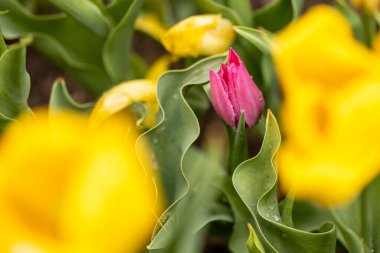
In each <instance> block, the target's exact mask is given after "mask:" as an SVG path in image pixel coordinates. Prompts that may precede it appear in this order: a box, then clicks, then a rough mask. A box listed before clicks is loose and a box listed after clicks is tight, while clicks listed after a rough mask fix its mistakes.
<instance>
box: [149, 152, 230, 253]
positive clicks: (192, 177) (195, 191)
mask: <svg viewBox="0 0 380 253" xmlns="http://www.w3.org/2000/svg"><path fill="white" fill-rule="evenodd" d="M183 171H184V175H185V176H186V178H187V179H188V183H189V186H190V191H189V192H188V193H187V194H186V196H185V197H183V198H182V199H181V200H180V201H179V202H178V204H177V205H176V206H175V207H173V208H172V209H171V211H170V212H166V214H165V217H167V220H166V221H163V222H165V224H164V226H163V228H162V229H161V230H160V231H159V232H158V233H157V235H156V236H155V237H154V238H153V240H152V242H151V244H150V245H149V246H148V249H150V250H151V251H152V252H170V253H193V252H201V251H202V250H201V248H200V247H201V246H203V245H202V243H201V242H202V241H203V237H204V235H205V233H204V232H205V230H204V229H203V228H204V227H205V226H206V225H207V224H209V223H210V222H213V221H220V220H223V221H227V222H231V221H232V218H231V216H230V214H229V210H227V209H224V210H223V209H220V208H219V209H217V210H216V211H217V212H215V204H216V200H217V199H216V197H217V194H218V193H219V189H218V188H217V187H215V185H214V183H215V180H217V179H218V178H219V177H222V176H223V175H224V174H225V172H224V170H223V168H222V167H221V166H220V165H219V163H218V162H216V161H215V160H214V159H210V157H209V156H207V155H206V154H205V153H202V152H201V151H200V150H198V149H195V148H190V149H189V150H188V152H186V154H185V157H184V160H183Z"/></svg>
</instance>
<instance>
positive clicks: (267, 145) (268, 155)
mask: <svg viewBox="0 0 380 253" xmlns="http://www.w3.org/2000/svg"><path fill="white" fill-rule="evenodd" d="M280 140H281V136H280V131H279V128H278V125H277V122H276V119H275V118H274V116H273V114H272V113H271V112H270V111H269V112H268V115H267V121H266V132H265V136H264V141H263V145H262V147H261V150H260V152H259V154H258V155H257V156H255V157H254V158H252V159H250V160H247V161H245V162H243V163H242V164H240V165H239V167H238V168H237V169H236V170H235V172H234V174H233V177H232V182H233V185H234V187H235V189H236V191H237V193H238V195H239V196H240V198H241V199H242V201H243V202H244V204H245V206H246V207H247V208H248V209H249V211H250V214H251V215H252V218H253V219H254V222H253V223H252V226H253V227H254V230H255V232H256V234H257V236H258V238H259V240H260V242H261V243H262V246H263V248H264V250H265V252H267V253H272V252H279V253H282V252H289V253H290V252H291V253H304V252H308V253H333V252H335V243H336V241H335V240H336V237H335V227H334V225H333V224H332V223H325V224H324V225H323V226H321V227H320V228H319V230H318V231H319V232H315V233H311V232H307V231H301V230H298V229H295V228H292V227H289V226H286V225H285V224H284V222H283V220H282V219H283V218H282V217H281V214H280V211H279V206H278V200H277V175H276V169H275V168H274V165H273V157H274V155H275V154H276V152H277V150H278V148H279V146H280V142H281V141H280Z"/></svg>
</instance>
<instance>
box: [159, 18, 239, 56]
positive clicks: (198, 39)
mask: <svg viewBox="0 0 380 253" xmlns="http://www.w3.org/2000/svg"><path fill="white" fill-rule="evenodd" d="M234 38H235V32H234V30H233V28H232V23H231V22H230V21H229V20H227V19H224V18H222V16H221V15H217V14H216V15H212V14H209V15H197V16H191V17H189V18H186V19H184V20H182V21H180V22H178V23H177V24H175V25H174V26H173V27H171V28H170V29H169V30H168V31H167V32H166V33H164V34H163V35H162V36H161V42H162V44H163V45H164V47H165V49H166V50H167V51H168V52H170V53H171V54H172V55H174V56H179V57H186V56H191V57H198V56H199V55H213V54H218V53H223V52H225V51H226V50H227V49H228V48H229V46H230V45H231V43H232V42H233V40H234Z"/></svg>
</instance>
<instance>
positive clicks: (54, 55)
mask: <svg viewBox="0 0 380 253" xmlns="http://www.w3.org/2000/svg"><path fill="white" fill-rule="evenodd" d="M0 10H8V12H7V13H6V14H4V15H0V29H1V31H2V33H3V35H4V37H5V38H8V39H15V38H19V37H22V36H24V35H27V34H31V35H33V37H34V40H33V44H34V46H36V47H37V48H38V49H39V50H40V51H41V52H43V53H44V54H46V55H48V56H49V57H50V58H51V59H52V60H53V61H54V62H55V63H56V64H58V65H59V66H61V67H63V68H64V69H65V70H66V71H67V72H68V73H69V74H71V75H72V76H73V77H75V78H76V79H77V80H78V81H80V82H81V83H82V84H83V85H84V86H85V87H86V88H87V89H88V90H89V91H90V92H92V93H94V94H97V95H99V94H101V93H102V92H103V91H104V90H106V89H108V88H109V87H110V84H111V83H110V80H109V78H108V76H107V74H106V73H105V71H104V67H103V62H102V48H103V44H104V38H101V37H99V36H97V35H96V34H94V33H93V32H91V31H90V30H88V29H87V28H86V27H84V26H83V25H82V24H81V23H79V22H78V21H76V20H75V19H73V18H72V17H70V16H65V15H62V14H56V15H50V16H35V15H33V14H31V13H30V12H28V10H26V9H25V8H24V7H23V6H22V5H20V4H19V3H18V2H17V1H15V0H2V1H0Z"/></svg>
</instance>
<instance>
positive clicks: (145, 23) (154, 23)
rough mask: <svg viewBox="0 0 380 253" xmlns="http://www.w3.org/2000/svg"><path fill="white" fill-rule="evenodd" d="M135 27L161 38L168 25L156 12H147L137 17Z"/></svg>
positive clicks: (157, 38)
mask: <svg viewBox="0 0 380 253" xmlns="http://www.w3.org/2000/svg"><path fill="white" fill-rule="evenodd" d="M135 29H136V30H138V31H141V32H144V33H146V34H148V35H150V36H152V38H154V39H156V40H160V36H161V35H162V34H163V33H164V32H165V31H166V30H167V27H166V26H165V25H164V24H163V23H162V22H161V21H160V20H159V19H158V17H157V16H155V15H154V14H145V15H141V16H139V17H138V18H137V20H136V23H135Z"/></svg>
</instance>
